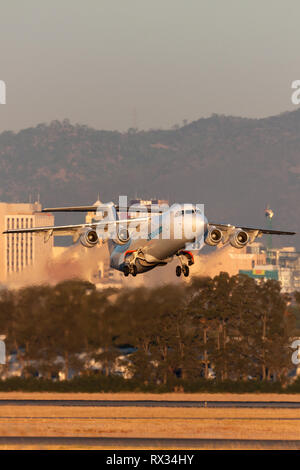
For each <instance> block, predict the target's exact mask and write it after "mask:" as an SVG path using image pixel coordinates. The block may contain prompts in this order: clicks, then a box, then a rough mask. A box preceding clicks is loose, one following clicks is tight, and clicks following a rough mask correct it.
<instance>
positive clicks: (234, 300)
mask: <svg viewBox="0 0 300 470" xmlns="http://www.w3.org/2000/svg"><path fill="white" fill-rule="evenodd" d="M290 300H291V299H290V298H289V297H288V296H287V295H284V294H282V293H281V292H280V285H279V283H278V282H276V281H272V280H268V281H266V282H261V283H257V282H255V281H254V280H253V279H251V278H250V277H248V276H244V275H236V276H231V277H230V276H229V275H228V274H227V273H221V274H220V275H218V276H216V277H214V278H213V279H211V278H197V279H193V280H192V281H191V282H190V283H188V284H184V285H182V286H178V285H164V286H161V287H158V288H153V289H149V288H144V287H143V288H135V289H126V290H121V291H116V290H113V289H107V290H103V291H100V290H96V288H95V286H94V285H93V284H91V283H89V282H86V281H82V280H70V281H65V282H62V283H59V284H57V285H55V286H50V285H41V286H31V287H26V288H23V289H19V290H8V289H3V290H2V291H0V325H1V330H0V334H2V335H5V338H6V339H5V343H6V350H7V355H8V356H9V355H10V354H13V355H14V357H15V358H16V360H17V362H18V364H19V365H20V370H21V375H22V377H25V378H30V377H42V378H45V379H53V378H58V377H59V376H63V377H65V378H70V377H71V376H74V375H75V376H95V375H99V376H105V377H110V376H114V375H116V374H118V373H119V374H121V373H123V374H125V377H126V378H127V379H128V380H129V381H130V380H134V381H135V382H136V383H140V384H144V385H145V384H146V385H147V384H154V385H155V384H156V385H159V384H162V385H168V384H170V383H172V384H174V383H175V384H178V385H180V383H183V382H184V383H187V382H190V383H192V382H193V381H195V380H199V379H203V380H205V379H206V380H207V381H208V380H209V379H211V380H213V379H215V380H216V381H219V382H225V381H228V380H230V381H256V382H261V381H272V382H279V383H286V382H287V380H288V374H289V372H290V370H291V369H292V368H293V364H292V362H291V355H292V351H291V349H290V344H291V342H292V338H293V337H294V336H295V316H294V315H293V314H292V313H290V312H289V303H290ZM296 301H297V302H298V305H300V295H299V294H298V295H297V296H296ZM9 367H10V365H9V363H7V364H6V365H3V366H1V368H2V369H1V374H2V378H5V377H7V373H8V370H9ZM61 374H63V375H61Z"/></svg>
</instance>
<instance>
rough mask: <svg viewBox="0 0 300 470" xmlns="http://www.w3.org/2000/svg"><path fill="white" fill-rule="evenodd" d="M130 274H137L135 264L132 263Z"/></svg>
mask: <svg viewBox="0 0 300 470" xmlns="http://www.w3.org/2000/svg"><path fill="white" fill-rule="evenodd" d="M131 274H132V275H133V276H136V275H137V267H136V265H135V264H133V265H132V272H131Z"/></svg>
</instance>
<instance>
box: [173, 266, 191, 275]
mask: <svg viewBox="0 0 300 470" xmlns="http://www.w3.org/2000/svg"><path fill="white" fill-rule="evenodd" d="M181 273H182V274H183V275H184V276H185V277H188V275H189V274H190V268H189V267H188V266H187V265H186V264H183V265H182V266H176V276H178V277H180V276H181Z"/></svg>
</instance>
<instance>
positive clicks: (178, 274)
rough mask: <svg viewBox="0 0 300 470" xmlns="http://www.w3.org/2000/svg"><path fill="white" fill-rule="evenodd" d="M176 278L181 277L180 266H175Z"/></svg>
mask: <svg viewBox="0 0 300 470" xmlns="http://www.w3.org/2000/svg"><path fill="white" fill-rule="evenodd" d="M176 276H177V277H180V276H181V266H176Z"/></svg>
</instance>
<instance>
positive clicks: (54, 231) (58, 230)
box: [3, 217, 149, 239]
mask: <svg viewBox="0 0 300 470" xmlns="http://www.w3.org/2000/svg"><path fill="white" fill-rule="evenodd" d="M147 220H149V217H137V218H131V219H121V220H101V221H99V222H93V223H90V224H78V225H58V226H46V227H30V228H15V229H10V230H5V231H4V232H3V233H4V234H13V233H37V234H44V235H45V236H46V237H47V239H48V238H50V236H51V235H72V236H75V235H77V234H79V235H80V233H81V232H84V230H85V229H87V228H91V229H93V230H97V229H104V232H108V233H109V231H110V229H111V228H113V227H114V226H118V225H125V224H127V223H128V224H133V223H135V225H134V226H136V223H139V222H142V221H147Z"/></svg>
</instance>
